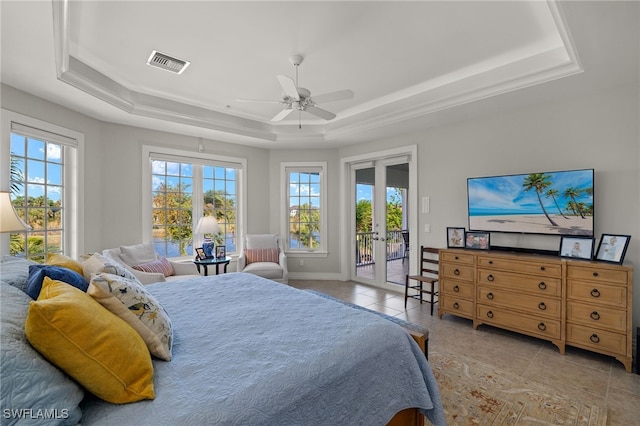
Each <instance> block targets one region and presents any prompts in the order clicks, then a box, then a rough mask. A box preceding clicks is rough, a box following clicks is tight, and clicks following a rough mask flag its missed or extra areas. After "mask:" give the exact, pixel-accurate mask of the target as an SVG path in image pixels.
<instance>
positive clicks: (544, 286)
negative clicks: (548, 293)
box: [538, 281, 547, 290]
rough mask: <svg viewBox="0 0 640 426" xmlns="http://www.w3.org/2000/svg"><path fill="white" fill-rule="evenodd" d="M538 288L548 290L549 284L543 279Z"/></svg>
mask: <svg viewBox="0 0 640 426" xmlns="http://www.w3.org/2000/svg"><path fill="white" fill-rule="evenodd" d="M538 288H539V289H540V290H546V289H547V284H546V283H545V282H544V281H541V282H540V284H538Z"/></svg>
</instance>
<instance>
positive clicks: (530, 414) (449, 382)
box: [429, 352, 607, 426]
mask: <svg viewBox="0 0 640 426" xmlns="http://www.w3.org/2000/svg"><path fill="white" fill-rule="evenodd" d="M429 363H430V364H431V367H432V369H433V372H434V374H435V376H436V379H437V380H438V384H439V386H440V393H441V395H442V404H443V406H444V410H445V414H446V418H447V425H448V426H455V425H461V426H462V425H482V426H484V425H576V426H601V425H602V426H605V425H606V424H607V410H606V409H605V408H604V407H600V406H595V405H591V404H585V403H583V402H582V401H579V400H577V399H575V398H572V397H568V396H566V395H561V394H559V393H558V392H557V391H555V390H554V389H552V388H549V387H547V386H545V385H542V384H539V383H535V382H532V381H530V380H527V379H524V378H522V377H519V376H517V375H514V374H511V373H508V372H504V371H500V369H498V368H495V367H493V366H490V365H488V364H485V363H482V362H480V361H476V360H474V359H471V358H469V357H466V356H464V355H454V354H450V353H445V352H430V353H429Z"/></svg>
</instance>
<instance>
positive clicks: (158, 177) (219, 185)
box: [143, 147, 245, 257]
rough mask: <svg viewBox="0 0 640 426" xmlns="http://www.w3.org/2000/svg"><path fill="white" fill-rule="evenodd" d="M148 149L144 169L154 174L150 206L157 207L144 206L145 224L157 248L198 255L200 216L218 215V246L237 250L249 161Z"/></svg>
mask: <svg viewBox="0 0 640 426" xmlns="http://www.w3.org/2000/svg"><path fill="white" fill-rule="evenodd" d="M144 151H145V152H144V158H145V159H146V161H145V164H146V166H144V167H143V168H145V167H146V170H147V171H148V173H149V174H148V175H149V176H150V177H151V181H150V182H151V183H150V188H149V189H148V191H147V190H146V189H145V193H147V194H149V196H150V197H151V199H150V202H149V203H148V204H146V205H147V206H151V207H150V208H146V209H144V210H145V211H144V212H143V214H144V215H145V218H144V219H143V224H144V227H145V229H147V230H148V232H149V238H148V240H150V241H151V242H153V244H154V246H155V249H156V252H158V253H159V254H160V255H162V256H165V257H180V256H193V254H194V247H200V246H201V244H202V239H203V236H202V235H193V229H194V228H195V227H196V225H197V223H198V220H199V218H200V217H202V216H211V215H213V216H215V217H216V220H217V221H218V224H219V225H220V231H221V232H220V234H219V235H217V236H214V241H215V243H216V245H224V246H225V247H226V251H227V253H229V254H233V253H235V252H236V251H237V236H238V235H239V231H240V229H241V228H242V223H243V220H242V217H243V216H242V214H240V213H241V212H242V205H241V204H242V203H241V202H240V200H241V197H240V195H241V192H242V191H240V190H239V188H241V187H242V185H243V183H242V170H243V168H244V162H245V160H243V159H236V158H226V157H219V156H213V155H206V154H198V158H195V157H191V156H193V155H194V154H193V153H191V152H185V151H178V150H171V149H164V148H158V147H144ZM147 171H145V173H147Z"/></svg>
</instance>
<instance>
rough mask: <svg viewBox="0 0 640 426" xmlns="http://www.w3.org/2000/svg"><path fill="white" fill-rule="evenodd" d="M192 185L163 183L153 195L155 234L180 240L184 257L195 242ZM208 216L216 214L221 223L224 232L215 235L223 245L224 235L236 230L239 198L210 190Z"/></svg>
mask: <svg viewBox="0 0 640 426" xmlns="http://www.w3.org/2000/svg"><path fill="white" fill-rule="evenodd" d="M189 187H190V185H186V184H180V185H176V186H171V185H164V184H163V185H161V186H160V187H159V189H158V191H156V192H154V194H153V237H154V239H156V238H157V239H161V240H165V241H167V242H170V243H177V244H178V247H179V249H180V255H181V256H187V255H191V253H187V247H188V246H189V245H190V244H191V242H192V241H193V221H192V213H193V194H192V193H191V192H190V191H189ZM204 211H205V215H209V214H214V215H215V217H216V220H217V221H218V223H219V224H220V228H221V233H220V234H218V235H217V236H216V238H215V243H216V244H223V242H224V237H223V236H222V235H226V234H229V233H235V228H236V208H235V200H234V199H233V198H231V197H228V196H227V194H226V193H225V192H224V191H213V190H211V191H207V192H206V193H205V194H204Z"/></svg>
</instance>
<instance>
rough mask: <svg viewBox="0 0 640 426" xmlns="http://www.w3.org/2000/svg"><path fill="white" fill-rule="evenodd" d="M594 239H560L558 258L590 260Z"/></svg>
mask: <svg viewBox="0 0 640 426" xmlns="http://www.w3.org/2000/svg"><path fill="white" fill-rule="evenodd" d="M594 244H595V239H594V238H591V237H561V238H560V257H570V258H572V259H583V260H591V259H592V258H593V246H594Z"/></svg>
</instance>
